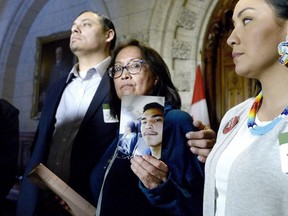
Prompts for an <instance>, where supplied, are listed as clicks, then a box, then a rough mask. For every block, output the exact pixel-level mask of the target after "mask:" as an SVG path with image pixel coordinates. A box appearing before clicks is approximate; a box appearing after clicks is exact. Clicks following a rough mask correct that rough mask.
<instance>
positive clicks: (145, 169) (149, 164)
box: [131, 155, 169, 189]
mask: <svg viewBox="0 0 288 216" xmlns="http://www.w3.org/2000/svg"><path fill="white" fill-rule="evenodd" d="M131 169H132V171H133V172H134V173H135V174H136V175H137V176H138V178H139V179H140V181H141V182H142V183H143V184H144V186H145V187H146V188H148V189H153V188H156V187H158V186H159V185H160V184H162V183H163V182H165V181H166V180H167V176H168V172H169V169H168V166H167V165H166V164H165V163H164V162H163V161H161V160H159V159H157V158H155V157H153V156H150V155H143V156H142V157H141V156H136V155H135V156H134V157H133V158H132V159H131Z"/></svg>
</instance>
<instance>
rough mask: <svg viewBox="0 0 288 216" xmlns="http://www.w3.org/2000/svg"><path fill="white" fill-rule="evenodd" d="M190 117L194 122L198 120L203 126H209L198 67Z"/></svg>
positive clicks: (198, 68)
mask: <svg viewBox="0 0 288 216" xmlns="http://www.w3.org/2000/svg"><path fill="white" fill-rule="evenodd" d="M190 115H191V116H192V117H193V119H194V120H200V121H201V122H202V123H203V124H205V125H210V121H209V115H208V109H207V102H206V97H205V89H204V84H203V80H202V75H201V68H200V65H198V66H197V71H196V80H195V85H194V92H193V97H192V104H191V107H190Z"/></svg>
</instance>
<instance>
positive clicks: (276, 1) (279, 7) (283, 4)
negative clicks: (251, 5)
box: [265, 0, 288, 20]
mask: <svg viewBox="0 0 288 216" xmlns="http://www.w3.org/2000/svg"><path fill="white" fill-rule="evenodd" d="M265 1H266V2H267V4H269V5H270V6H271V7H272V8H273V10H274V12H275V15H276V17H278V18H280V19H285V20H287V19H288V0H265Z"/></svg>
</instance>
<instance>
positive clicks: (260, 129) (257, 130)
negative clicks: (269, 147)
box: [247, 91, 288, 136]
mask: <svg viewBox="0 0 288 216" xmlns="http://www.w3.org/2000/svg"><path fill="white" fill-rule="evenodd" d="M262 98H263V94H262V91H261V92H260V93H259V94H258V95H257V97H256V98H255V101H254V103H253V105H252V107H251V109H250V111H249V114H248V120H247V126H248V128H249V129H250V132H251V134H252V135H257V136H260V135H263V134H265V133H267V132H268V131H270V130H272V129H273V128H274V126H275V125H276V124H277V123H278V122H279V121H280V120H281V119H282V118H284V117H285V116H287V115H288V107H286V108H285V109H284V111H283V112H282V113H281V114H280V115H279V116H277V117H276V118H275V119H274V120H273V121H272V122H270V123H269V124H267V125H265V126H258V125H257V124H256V122H255V118H256V113H257V111H258V109H259V107H260V105H261V102H262Z"/></svg>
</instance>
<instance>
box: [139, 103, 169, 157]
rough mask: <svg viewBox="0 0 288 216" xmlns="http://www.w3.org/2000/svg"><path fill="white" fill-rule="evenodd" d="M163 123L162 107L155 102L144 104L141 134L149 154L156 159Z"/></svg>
mask: <svg viewBox="0 0 288 216" xmlns="http://www.w3.org/2000/svg"><path fill="white" fill-rule="evenodd" d="M163 123H164V107H163V106H162V105H160V104H159V103H156V102H153V103H149V104H146V105H145V106H144V108H143V115H142V118H141V134H142V137H143V139H144V141H145V142H146V144H147V145H148V146H149V147H150V151H151V155H152V156H154V157H155V158H157V159H159V158H160V157H161V149H162V134H163Z"/></svg>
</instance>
